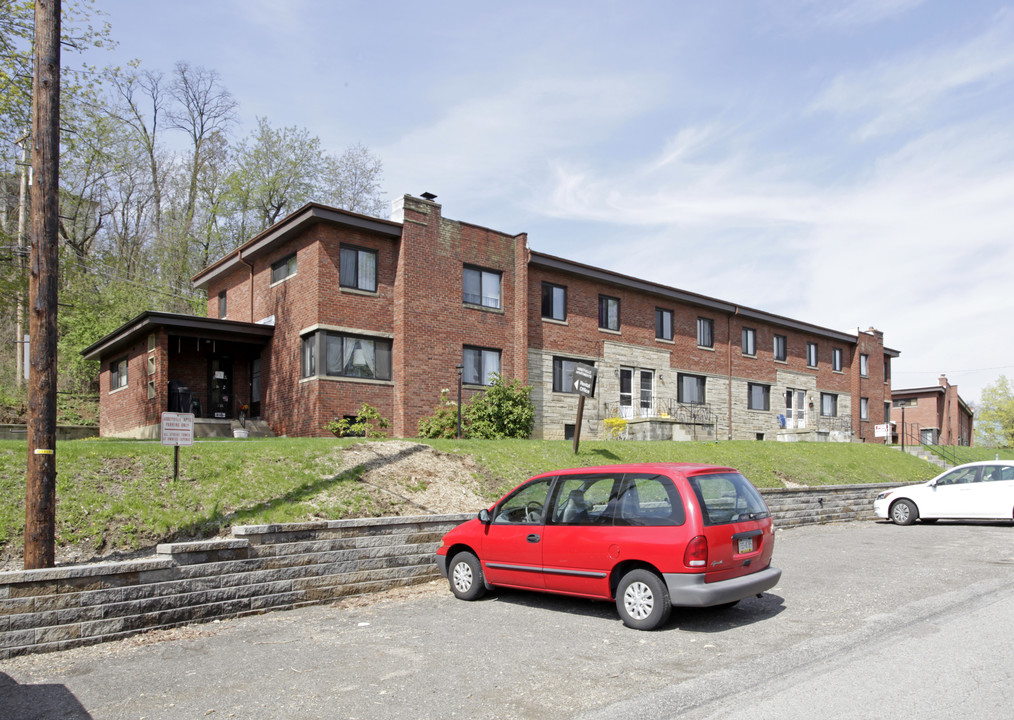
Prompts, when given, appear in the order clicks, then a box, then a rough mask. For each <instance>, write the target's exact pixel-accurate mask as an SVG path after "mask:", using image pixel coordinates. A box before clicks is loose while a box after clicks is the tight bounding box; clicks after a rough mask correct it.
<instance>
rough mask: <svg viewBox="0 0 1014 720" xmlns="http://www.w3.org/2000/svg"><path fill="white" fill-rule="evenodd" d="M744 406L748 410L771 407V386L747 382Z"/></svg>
mask: <svg viewBox="0 0 1014 720" xmlns="http://www.w3.org/2000/svg"><path fill="white" fill-rule="evenodd" d="M746 390H747V396H746V406H747V408H749V409H750V410H770V409H771V386H770V385H760V384H758V383H747V386H746Z"/></svg>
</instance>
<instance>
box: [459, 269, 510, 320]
mask: <svg viewBox="0 0 1014 720" xmlns="http://www.w3.org/2000/svg"><path fill="white" fill-rule="evenodd" d="M500 276H501V273H499V272H497V271H495V270H483V269H482V268H477V267H472V266H469V265H465V268H464V276H463V278H464V292H463V293H462V296H461V300H462V302H465V303H468V304H469V305H481V306H482V307H488V308H497V309H499V308H500Z"/></svg>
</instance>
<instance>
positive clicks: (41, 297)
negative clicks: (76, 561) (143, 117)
mask: <svg viewBox="0 0 1014 720" xmlns="http://www.w3.org/2000/svg"><path fill="white" fill-rule="evenodd" d="M32 140H33V147H32V170H33V185H34V187H33V188H32V255H31V261H30V268H29V269H30V278H29V285H28V332H29V335H30V336H31V339H32V344H31V355H30V357H29V375H28V473H27V480H28V483H27V485H28V487H27V497H26V501H25V569H26V570H31V569H34V568H46V567H53V565H54V562H55V555H56V297H57V292H56V291H57V273H58V257H57V227H58V225H57V223H58V222H59V218H58V205H59V204H58V191H59V179H60V0H36V2H35V75H34V85H33V91H32Z"/></svg>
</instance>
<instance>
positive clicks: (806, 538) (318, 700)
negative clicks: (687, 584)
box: [0, 522, 1014, 720]
mask: <svg viewBox="0 0 1014 720" xmlns="http://www.w3.org/2000/svg"><path fill="white" fill-rule="evenodd" d="M776 543H777V544H776V547H775V565H776V566H778V567H781V568H782V570H783V576H782V581H781V583H780V584H779V585H778V586H776V587H775V588H773V589H772V590H771V592H769V593H766V594H765V595H764V596H763V597H762V598H751V599H749V600H745V601H743V602H742V603H740V605H739V606H737V607H735V608H732V609H731V610H725V611H715V610H679V609H677V610H674V612H673V616H672V618H671V619H670V620H669V622H668V623H667V624H666V625H665V626H664V627H663V628H662V629H661V630H659V631H656V632H650V633H645V632H638V631H634V630H630V629H627V628H625V627H624V626H623V625H622V624H621V623H620V621H619V619H618V618H617V616H616V612H615V608H614V607H613V606H612V605H611V604H608V603H599V602H591V601H584V600H580V599H571V598H563V597H555V596H549V595H540V594H535V593H522V592H500V593H498V594H495V595H493V596H491V597H489V598H488V599H484V600H482V601H479V602H475V603H466V602H462V601H459V600H455V599H454V598H453V596H452V595H451V594H450V592H449V591H448V590H447V588H446V586H445V585H444V584H443V583H431V584H428V585H423V586H417V587H414V588H407V589H402V590H398V591H392V592H390V593H384V594H382V595H379V596H373V597H369V598H358V599H351V600H348V601H345V602H343V603H341V604H339V605H334V606H318V607H310V608H304V609H300V610H295V611H288V612H276V613H271V614H268V615H261V616H254V617H247V618H242V619H238V620H229V621H222V622H216V623H211V624H207V625H195V626H191V627H188V628H181V629H177V630H172V631H163V632H159V633H151V634H148V635H143V636H138V637H135V638H131V639H128V640H124V641H120V642H116V643H109V644H106V645H101V646H95V647H91V648H78V649H74V650H69V651H65V652H62V653H52V654H45V655H34V656H28V657H22V658H15V659H13V660H7V661H0V718H3V719H4V720H6V719H7V718H11V719H14V718H17V719H18V720H34V719H36V718H46V719H47V720H52V719H54V718H74V719H78V718H94V719H96V720H98V719H100V718H101V719H105V718H111V719H119V718H124V719H126V718H130V719H132V720H137V719H138V718H146V719H148V720H154V719H156V718H174V719H175V718H204V717H209V718H254V719H259V718H265V719H267V718H275V719H286V720H288V719H297V718H298V719H303V718H306V719H310V718H373V719H377V718H451V717H468V718H545V717H547V716H551V717H553V718H556V719H558V718H617V717H631V716H638V717H641V718H667V717H676V716H679V717H681V718H737V717H744V718H745V717H750V718H754V719H756V718H758V717H779V718H804V717H806V718H812V717H815V716H821V715H823V716H825V717H868V718H874V717H883V716H884V715H885V714H887V713H889V712H890V713H891V714H894V713H896V712H897V713H903V714H904V715H906V716H920V717H924V718H925V717H930V718H944V717H947V718H953V717H972V716H977V717H999V716H1001V713H1002V714H1003V715H1004V716H1006V714H1008V712H1009V708H1010V706H1011V704H1012V703H1014V683H1012V682H1011V680H1012V675H1014V670H1011V668H1014V650H1012V649H1011V648H1012V647H1014V644H1012V643H1011V639H1012V638H1014V593H1012V592H1011V590H1012V589H1014V527H1011V526H1010V524H982V523H979V524H974V523H967V524H961V523H947V522H940V523H937V524H935V525H915V526H912V527H896V526H894V525H889V524H886V523H874V522H862V523H852V524H843V525H825V526H813V527H804V528H798V529H793V530H788V531H780V532H779V533H778V535H777V540H776Z"/></svg>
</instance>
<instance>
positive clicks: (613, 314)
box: [599, 295, 620, 330]
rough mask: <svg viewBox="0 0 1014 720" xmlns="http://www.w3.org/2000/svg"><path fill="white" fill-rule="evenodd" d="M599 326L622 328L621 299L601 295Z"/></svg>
mask: <svg viewBox="0 0 1014 720" xmlns="http://www.w3.org/2000/svg"><path fill="white" fill-rule="evenodd" d="M599 328H600V329H602V330H619V329H620V299H619V298H614V297H609V296H608V295H599Z"/></svg>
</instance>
